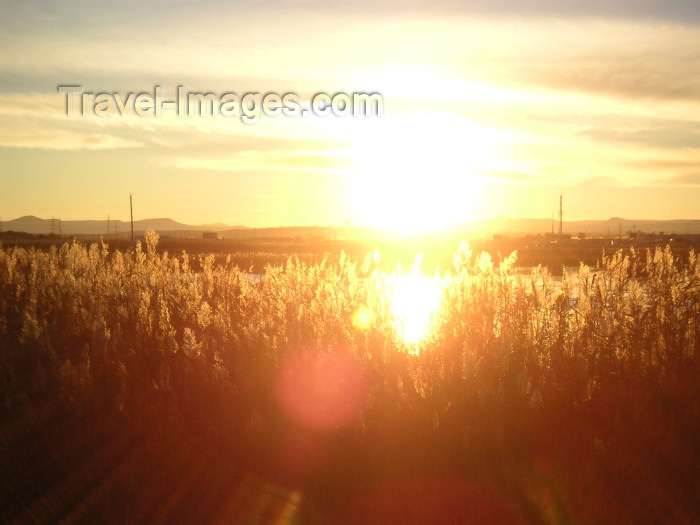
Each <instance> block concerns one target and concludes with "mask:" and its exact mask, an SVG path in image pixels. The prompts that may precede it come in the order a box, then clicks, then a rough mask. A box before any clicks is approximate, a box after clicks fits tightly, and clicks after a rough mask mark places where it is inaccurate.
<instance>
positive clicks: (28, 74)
mask: <svg viewBox="0 0 700 525" xmlns="http://www.w3.org/2000/svg"><path fill="white" fill-rule="evenodd" d="M59 85H80V86H82V87H83V89H84V90H85V91H89V92H94V93H98V92H108V93H118V94H119V95H120V96H123V97H126V96H127V94H128V93H132V92H133V93H136V92H140V91H146V92H151V93H152V92H153V89H154V86H155V85H159V86H161V88H162V91H163V93H164V94H165V95H166V97H167V96H170V95H173V96H174V93H175V91H176V89H177V86H184V87H185V88H187V89H188V90H190V91H201V92H212V93H215V94H222V93H226V92H233V93H236V94H239V95H240V96H243V95H244V94H245V93H261V94H264V93H270V92H275V93H280V94H284V93H295V94H297V95H298V96H299V98H300V100H301V101H302V102H304V103H306V102H307V101H308V100H309V99H310V98H311V97H312V96H313V95H314V94H315V93H319V92H324V93H329V94H334V93H338V92H343V93H353V92H356V91H361V92H368V93H379V94H381V95H382V98H383V115H382V116H376V115H375V116H364V117H362V116H359V117H353V116H334V115H329V116H324V117H313V116H310V117H301V116H298V115H297V116H277V117H261V118H260V119H259V120H258V121H257V122H255V123H253V124H250V123H244V122H242V121H241V119H237V118H229V117H197V116H193V117H178V116H176V115H175V114H174V112H164V114H162V115H161V116H157V117H156V116H150V117H139V116H136V115H134V114H131V115H130V116H126V117H123V116H114V117H111V118H105V117H97V116H95V115H88V116H86V117H80V116H77V117H73V118H69V117H68V116H67V115H66V107H65V104H66V102H65V96H64V95H62V94H61V93H59V92H58V90H57V87H58V86H59ZM171 98H172V97H171ZM0 187H1V188H2V189H1V190H0V219H1V220H3V221H5V220H10V219H14V218H17V217H20V216H23V215H37V216H39V217H43V218H49V217H52V216H53V217H57V218H61V219H62V220H74V219H106V217H107V216H108V215H109V216H110V217H111V218H113V219H124V220H125V219H127V218H128V216H129V194H133V198H134V216H135V219H144V218H154V217H171V218H173V219H175V220H178V221H180V222H184V223H188V224H207V223H215V222H223V223H226V224H229V225H247V226H254V227H265V226H279V225H290V226H292V225H344V224H345V223H346V221H347V222H348V223H349V224H351V225H357V226H360V225H362V226H377V227H385V228H392V229H399V230H401V229H409V230H415V229H433V228H440V227H442V226H445V225H446V224H449V223H455V222H462V221H467V220H470V219H476V218H490V217H497V216H507V217H540V218H549V217H551V216H552V214H556V213H557V212H558V200H559V195H560V194H562V195H563V196H564V202H565V210H564V215H565V219H570V220H580V219H607V218H610V217H613V216H615V217H624V218H628V219H679V218H688V219H697V218H700V213H699V212H698V204H697V203H698V202H700V4H697V3H694V2H687V1H682V2H681V1H663V2H662V1H656V0H634V1H633V0H612V1H606V2H603V1H598V2H597V1H591V0H589V1H573V0H570V1H554V0H538V1H536V2H527V3H525V2H521V1H516V0H498V1H491V2H487V1H485V0H484V1H472V2H469V1H465V2H454V1H436V2H430V3H428V2H418V1H399V0H394V1H388V2H382V3H378V2H368V1H366V0H360V1H358V2H353V3H329V2H320V1H317V0H296V1H293V0H277V1H256V2H244V1H233V2H224V1H215V0H209V1H204V2H191V1H185V0H181V1H178V0H161V1H156V2H148V3H147V2H136V1H132V0H126V1H119V2H98V1H95V0H81V1H76V0H67V1H64V2H60V3H54V2H37V1H34V2H32V1H14V0H9V1H8V0H6V1H5V2H3V4H2V6H0Z"/></svg>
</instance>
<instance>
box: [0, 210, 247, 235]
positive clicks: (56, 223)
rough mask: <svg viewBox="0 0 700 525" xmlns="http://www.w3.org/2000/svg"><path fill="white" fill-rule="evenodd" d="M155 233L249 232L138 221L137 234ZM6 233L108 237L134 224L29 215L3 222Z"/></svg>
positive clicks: (162, 220) (164, 220)
mask: <svg viewBox="0 0 700 525" xmlns="http://www.w3.org/2000/svg"><path fill="white" fill-rule="evenodd" d="M149 228H151V229H154V230H156V231H157V232H179V231H181V232H187V231H193V232H200V231H216V232H219V231H224V230H235V229H245V228H246V227H245V226H229V225H227V224H222V223H216V224H202V225H199V226H193V225H190V224H183V223H181V222H177V221H174V220H173V219H169V218H159V219H143V220H140V221H134V231H135V232H144V231H146V230H147V229H149ZM2 229H3V231H10V230H12V231H17V232H27V233H35V234H41V233H43V234H47V233H56V234H62V235H106V234H117V233H122V234H123V233H126V232H131V224H130V223H129V222H127V221H119V220H110V221H109V222H108V221H107V220H101V221H95V220H84V221H62V220H60V219H41V218H39V217H35V216H34V215H26V216H24V217H20V218H18V219H13V220H11V221H2Z"/></svg>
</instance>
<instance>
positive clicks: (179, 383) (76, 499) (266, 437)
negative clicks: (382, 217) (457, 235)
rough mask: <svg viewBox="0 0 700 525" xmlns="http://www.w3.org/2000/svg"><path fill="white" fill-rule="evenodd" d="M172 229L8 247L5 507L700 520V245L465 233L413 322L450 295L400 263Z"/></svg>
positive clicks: (0, 383) (2, 281)
mask: <svg viewBox="0 0 700 525" xmlns="http://www.w3.org/2000/svg"><path fill="white" fill-rule="evenodd" d="M157 242H158V236H157V235H156V234H155V233H154V232H148V233H147V235H146V241H145V243H144V244H143V245H141V244H138V245H137V246H136V249H135V250H130V251H114V250H110V248H109V247H108V246H107V245H105V244H99V243H96V244H93V245H91V246H89V247H86V246H84V245H81V244H78V243H66V244H64V245H63V246H61V247H60V248H58V249H56V248H52V249H51V250H50V251H47V252H41V251H36V250H32V249H30V250H25V249H23V248H12V249H2V248H0V396H1V403H0V416H1V417H0V421H1V422H2V427H1V428H0V447H1V449H2V454H1V455H0V477H1V478H2V480H1V481H0V484H1V485H0V486H1V487H2V490H1V492H2V494H3V495H4V496H5V497H4V498H0V505H1V507H0V517H2V518H6V519H8V520H12V519H14V520H17V521H18V522H52V521H57V520H60V519H64V520H66V521H68V522H72V521H87V522H105V521H108V522H125V521H126V522H149V523H158V522H162V523H170V522H177V521H182V522H217V523H218V522H232V523H326V522H347V523H430V522H433V523H442V522H465V523H469V522H470V520H471V522H474V523H499V522H500V523H504V522H513V523H582V524H583V523H643V522H644V523H697V522H699V521H700V507H699V504H698V501H700V476H699V475H698V472H700V457H699V451H700V263H699V262H698V259H697V257H696V255H695V254H694V253H693V252H692V251H691V252H690V253H689V254H688V255H687V257H684V258H683V259H682V260H681V259H680V258H679V257H678V256H676V255H674V254H672V253H671V251H670V249H668V248H667V249H665V250H662V249H657V250H655V251H646V252H643V253H637V252H635V251H634V250H628V251H625V252H622V251H620V252H616V253H612V254H609V255H607V256H604V257H603V258H602V259H601V260H600V262H599V264H598V266H597V267H596V268H590V267H588V266H584V265H581V267H580V269H579V271H578V272H568V273H567V272H564V275H563V277H562V278H561V279H557V280H555V279H553V278H552V276H551V275H550V274H549V272H548V271H547V270H546V269H544V268H535V269H533V270H532V271H531V272H530V273H528V274H522V272H516V271H514V262H515V258H516V254H513V255H511V256H510V257H508V258H505V259H503V260H501V261H496V262H494V261H492V260H491V258H490V257H489V256H488V255H487V254H481V255H479V254H472V253H470V251H469V249H468V247H467V246H466V245H462V246H461V247H460V248H459V249H458V250H457V251H456V253H455V256H454V265H453V268H451V269H449V270H446V271H444V272H443V273H441V274H440V275H439V276H438V277H437V278H435V279H432V280H431V281H430V282H432V283H437V284H436V286H437V289H438V292H437V295H436V297H437V299H436V301H437V304H436V306H435V307H434V308H433V309H432V310H430V312H432V316H431V318H430V323H429V324H426V326H425V328H424V330H423V329H421V332H420V333H419V334H417V336H416V337H407V336H406V333H407V326H406V324H407V323H408V324H410V323H414V322H416V321H415V319H413V318H411V317H410V315H409V316H408V318H403V319H402V318H401V316H400V315H399V314H398V313H397V312H400V311H401V304H399V303H411V304H415V305H416V306H417V307H418V306H421V305H423V306H425V305H424V304H423V303H425V302H426V301H428V299H427V298H426V296H424V295H422V293H423V292H421V291H420V290H421V287H420V286H417V287H416V288H415V289H412V288H411V285H410V284H409V285H408V286H407V287H405V291H404V292H403V293H401V294H398V293H397V288H399V287H402V286H404V284H401V283H406V282H408V283H411V281H410V280H409V281H405V280H402V279H404V278H406V277H407V276H405V275H404V276H403V277H402V276H399V275H398V272H397V273H394V274H392V273H385V272H383V271H381V270H380V265H379V262H378V259H379V255H378V254H369V255H368V256H367V257H366V258H365V259H362V260H351V259H350V258H348V257H346V256H344V255H343V254H336V255H329V256H328V257H327V258H326V259H325V260H324V261H323V262H321V263H319V264H308V263H305V262H300V261H299V260H298V259H295V258H294V257H290V258H289V259H288V260H287V262H286V263H285V264H283V265H280V266H268V267H267V268H266V269H265V274H264V276H263V277H262V278H260V279H256V278H252V277H251V275H250V274H249V273H247V272H246V270H245V269H239V268H238V267H236V266H235V265H234V264H233V263H232V262H231V261H228V262H221V260H220V259H216V260H215V258H214V256H208V257H207V256H200V257H198V258H197V260H194V259H193V258H192V257H191V256H188V255H187V254H186V253H182V254H172V255H169V254H159V253H158V252H157V251H156V246H157ZM414 277H416V278H417V274H416V275H414ZM415 282H426V281H418V280H416V281H415ZM412 290H413V291H412ZM409 311H410V309H409ZM409 328H410V327H409ZM479 520H480V521H479Z"/></svg>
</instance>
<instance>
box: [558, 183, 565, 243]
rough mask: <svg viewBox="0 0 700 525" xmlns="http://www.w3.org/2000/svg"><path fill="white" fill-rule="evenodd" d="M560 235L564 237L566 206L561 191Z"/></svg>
mask: <svg viewBox="0 0 700 525" xmlns="http://www.w3.org/2000/svg"><path fill="white" fill-rule="evenodd" d="M559 237H564V207H563V201H562V196H561V193H560V194H559Z"/></svg>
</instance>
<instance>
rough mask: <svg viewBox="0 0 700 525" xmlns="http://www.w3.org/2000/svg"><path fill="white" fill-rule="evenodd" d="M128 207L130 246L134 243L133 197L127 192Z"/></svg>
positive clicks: (133, 245)
mask: <svg viewBox="0 0 700 525" xmlns="http://www.w3.org/2000/svg"><path fill="white" fill-rule="evenodd" d="M129 209H130V210H131V247H132V248H133V247H135V244H134V199H133V197H132V196H131V193H129Z"/></svg>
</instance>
